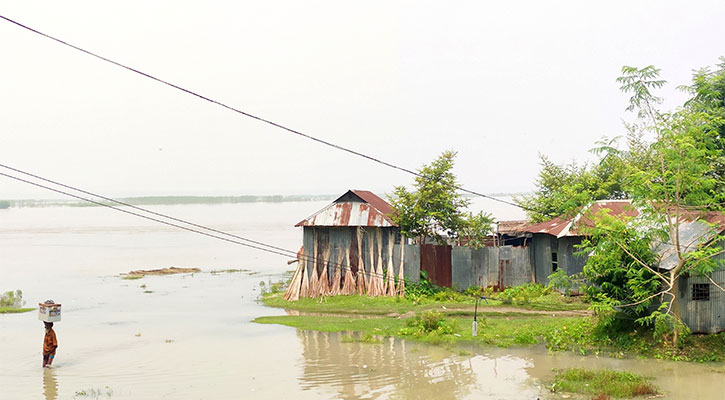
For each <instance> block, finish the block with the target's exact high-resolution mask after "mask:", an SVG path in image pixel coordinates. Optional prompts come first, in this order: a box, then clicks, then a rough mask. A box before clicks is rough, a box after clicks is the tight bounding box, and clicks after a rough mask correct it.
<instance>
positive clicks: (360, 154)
mask: <svg viewBox="0 0 725 400" xmlns="http://www.w3.org/2000/svg"><path fill="white" fill-rule="evenodd" d="M0 18H1V19H4V20H5V21H7V22H10V23H12V24H14V25H16V26H19V27H21V28H23V29H26V30H28V31H30V32H33V33H35V34H37V35H40V36H43V37H45V38H47V39H50V40H53V41H55V42H57V43H60V44H62V45H64V46H67V47H70V48H72V49H74V50H77V51H80V52H82V53H85V54H87V55H89V56H92V57H95V58H97V59H99V60H102V61H105V62H107V63H110V64H113V65H115V66H117V67H120V68H123V69H126V70H128V71H131V72H133V73H136V74H138V75H141V76H143V77H146V78H148V79H151V80H154V81H156V82H158V83H161V84H163V85H166V86H169V87H172V88H174V89H177V90H180V91H182V92H184V93H186V94H189V95H192V96H195V97H197V98H199V99H202V100H204V101H207V102H210V103H212V104H215V105H217V106H220V107H223V108H226V109H227V110H230V111H233V112H235V113H237V114H241V115H243V116H245V117H248V118H252V119H255V120H257V121H259V122H262V123H265V124H269V125H272V126H274V127H277V128H279V129H282V130H285V131H287V132H290V133H293V134H295V135H298V136H301V137H304V138H306V139H309V140H312V141H314V142H317V143H320V144H322V145H325V146H329V147H332V148H334V149H337V150H340V151H344V152H347V153H349V154H352V155H355V156H358V157H362V158H364V159H367V160H369V161H373V162H375V163H378V164H381V165H384V166H387V167H389V168H393V169H397V170H399V171H403V172H405V173H408V174H411V175H414V176H416V177H422V176H423V175H422V174H420V173H419V172H416V171H413V170H411V169H408V168H405V167H401V166H398V165H395V164H393V163H390V162H387V161H384V160H381V159H378V158H376V157H373V156H369V155H367V154H364V153H361V152H359V151H356V150H353V149H350V148H347V147H344V146H341V145H338V144H335V143H332V142H330V141H327V140H324V139H320V138H317V137H315V136H312V135H309V134H306V133H303V132H300V131H298V130H295V129H292V128H289V127H287V126H285V125H282V124H280V123H277V122H274V121H271V120H269V119H265V118H262V117H259V116H257V115H254V114H251V113H249V112H246V111H243V110H240V109H238V108H235V107H233V106H230V105H228V104H225V103H223V102H221V101H218V100H215V99H212V98H210V97H207V96H204V95H202V94H199V93H197V92H195V91H193V90H190V89H186V88H184V87H182V86H179V85H177V84H174V83H171V82H169V81H167V80H164V79H161V78H158V77H156V76H154V75H151V74H149V73H146V72H143V71H141V70H139V69H136V68H133V67H130V66H127V65H125V64H122V63H120V62H118V61H114V60H111V59H110V58H106V57H104V56H101V55H98V54H96V53H94V52H92V51H90V50H86V49H84V48H81V47H79V46H76V45H74V44H71V43H69V42H66V41H64V40H61V39H58V38H56V37H54V36H51V35H49V34H46V33H43V32H40V31H38V30H37V29H34V28H31V27H29V26H27V25H24V24H22V23H20V22H17V21H15V20H13V19H10V18H8V17H5V16H3V15H0ZM455 188H456V189H457V190H460V191H462V192H465V193H468V194H472V195H475V196H480V197H483V198H487V199H489V200H493V201H497V202H499V203H503V204H507V205H510V206H514V207H517V208H520V209H522V210H525V211H531V212H536V213H539V212H538V211H536V210H533V209H529V208H528V207H524V206H521V205H519V204H516V203H514V202H510V201H506V200H503V199H499V198H496V197H493V196H489V195H487V194H484V193H479V192H476V191H473V190H469V189H466V188H464V187H462V186H459V185H456V186H455ZM547 216H548V215H547Z"/></svg>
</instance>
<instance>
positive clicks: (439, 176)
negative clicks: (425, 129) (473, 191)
mask: <svg viewBox="0 0 725 400" xmlns="http://www.w3.org/2000/svg"><path fill="white" fill-rule="evenodd" d="M455 157H456V152H453V151H444V152H443V153H442V154H441V155H440V156H439V157H438V158H437V159H436V160H434V161H433V162H431V163H430V164H428V165H424V166H423V167H422V168H421V169H420V170H418V174H419V175H418V176H417V177H416V178H415V183H414V184H413V186H414V188H415V189H414V190H413V191H409V190H408V189H407V188H406V187H405V186H396V187H395V190H394V192H393V195H392V196H389V200H390V202H391V205H392V206H393V209H394V210H395V212H394V213H393V215H392V216H391V217H392V219H393V221H394V222H395V223H396V224H397V225H398V226H399V227H400V230H401V232H402V233H403V234H404V235H405V236H407V237H410V238H415V239H416V240H417V241H418V243H425V240H426V239H427V238H431V239H433V240H435V241H436V242H438V243H439V244H444V243H446V242H447V238H454V239H456V238H460V237H461V236H465V237H466V238H467V239H468V240H469V241H471V242H474V243H476V244H482V243H483V240H484V238H485V236H486V234H488V233H489V232H490V230H491V223H493V218H491V216H490V215H488V214H483V213H480V214H477V215H473V214H470V213H466V212H465V211H464V210H465V209H466V208H467V207H468V205H469V204H470V200H468V199H466V198H464V197H463V196H462V195H461V194H460V193H458V190H457V187H458V183H457V181H456V176H455V175H454V174H453V172H452V171H451V170H452V169H453V165H454V159H455Z"/></svg>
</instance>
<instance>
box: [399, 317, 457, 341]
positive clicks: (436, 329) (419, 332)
mask: <svg viewBox="0 0 725 400" xmlns="http://www.w3.org/2000/svg"><path fill="white" fill-rule="evenodd" d="M405 325H406V326H405V327H404V328H402V329H400V331H398V334H399V335H401V336H413V337H416V338H420V337H423V336H428V337H435V336H438V338H439V339H440V338H441V336H444V335H451V334H453V332H454V328H453V326H452V325H450V324H449V323H448V322H447V321H446V320H445V319H444V318H443V314H441V313H439V312H435V311H426V312H424V313H422V314H418V315H416V316H415V317H413V318H410V319H408V320H407V321H406V323H405Z"/></svg>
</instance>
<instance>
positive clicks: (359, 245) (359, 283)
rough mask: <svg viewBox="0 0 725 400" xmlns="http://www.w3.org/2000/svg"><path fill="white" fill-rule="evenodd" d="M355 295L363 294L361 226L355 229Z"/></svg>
mask: <svg viewBox="0 0 725 400" xmlns="http://www.w3.org/2000/svg"><path fill="white" fill-rule="evenodd" d="M356 233H357V257H358V258H357V278H356V281H357V294H361V295H362V294H365V288H366V282H365V281H366V279H365V264H363V256H362V241H363V228H362V226H358V227H357V232H356Z"/></svg>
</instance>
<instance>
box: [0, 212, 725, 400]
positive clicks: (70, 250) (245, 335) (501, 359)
mask: <svg viewBox="0 0 725 400" xmlns="http://www.w3.org/2000/svg"><path fill="white" fill-rule="evenodd" d="M326 204H327V202H324V201H323V202H288V203H240V204H221V205H165V206H154V207H149V208H153V209H154V210H155V211H158V212H162V213H165V214H169V215H173V216H175V217H178V218H184V219H188V220H191V221H194V222H197V223H199V224H203V225H207V226H212V227H214V228H216V229H219V230H223V231H226V232H230V233H235V234H237V235H241V236H245V237H248V238H252V239H255V240H259V241H262V242H267V243H272V244H275V245H277V246H280V247H283V248H287V249H291V250H296V249H298V248H299V246H300V241H301V233H300V231H299V230H298V229H296V228H294V227H293V225H294V224H295V223H296V222H298V221H299V220H302V219H303V218H305V217H307V216H308V215H310V214H312V213H313V212H315V211H317V210H318V209H320V208H322V207H323V206H325V205H326ZM477 204H478V205H481V203H480V202H478V203H477ZM495 214H497V215H498V216H499V218H507V219H508V218H511V219H514V218H521V217H522V216H521V215H520V214H517V211H516V210H506V209H503V210H498V211H497V212H495ZM286 261H287V259H286V258H284V257H280V256H278V255H274V254H269V253H263V252H259V251H257V250H254V249H250V248H247V247H243V246H239V245H234V244H230V243H227V242H223V241H219V240H214V239H211V238H208V237H204V236H201V235H196V234H193V233H189V232H185V231H181V230H178V229H176V228H172V227H168V226H164V225H159V224H157V223H154V222H151V221H145V220H141V219H138V218H135V217H132V216H128V215H125V214H121V213H118V212H115V211H113V210H109V209H105V208H99V207H39V208H10V209H6V210H0V271H1V272H2V273H1V274H0V291H6V290H15V289H21V290H23V293H24V298H25V300H26V301H27V302H28V305H29V306H35V305H37V303H38V302H39V301H42V300H45V299H48V298H52V299H53V300H55V301H56V302H59V303H62V304H63V320H62V321H61V322H59V323H56V324H55V330H56V333H57V336H58V340H59V344H60V346H59V348H58V354H57V358H56V362H55V364H54V368H52V369H49V370H43V369H41V367H40V365H41V351H40V350H41V343H42V338H43V325H42V323H41V322H39V321H38V320H37V314H36V312H29V313H25V314H13V315H0V399H30V400H32V399H45V400H49V399H73V398H76V399H87V398H91V399H94V398H99V399H106V398H109V399H158V398H173V399H233V398H254V399H280V398H296V399H338V398H343V399H416V398H420V399H426V398H438V399H473V398H475V399H536V398H537V397H541V398H561V395H560V394H551V393H549V392H548V390H547V389H546V387H544V384H545V383H546V382H547V381H548V380H549V379H551V377H552V375H553V373H552V368H561V367H568V366H572V365H579V366H587V367H593V368H600V367H609V368H616V369H629V370H633V371H636V372H641V373H645V374H647V375H651V376H654V377H655V383H656V384H657V385H659V386H660V387H661V388H663V389H664V390H665V391H666V392H667V393H668V395H667V397H666V398H697V399H718V400H722V399H723V398H725V397H724V396H723V386H722V381H723V377H724V376H725V375H723V374H722V372H720V373H718V372H716V371H714V368H713V367H712V366H708V365H696V364H687V363H672V362H663V361H655V360H618V359H611V358H597V357H580V356H576V355H573V354H571V353H559V354H554V355H550V354H547V352H546V351H545V350H544V349H541V348H526V349H486V348H479V347H471V348H466V350H467V351H468V352H470V353H471V354H470V355H466V356H462V355H458V354H452V353H451V352H450V351H449V350H446V349H443V348H440V347H435V346H427V345H421V344H415V343H411V342H405V341H403V340H399V339H392V338H389V339H386V340H385V341H384V343H383V344H360V343H343V342H341V340H340V337H341V336H340V334H334V333H321V332H307V331H298V330H296V329H294V328H289V327H283V326H275V325H258V324H254V323H251V320H252V319H253V318H255V317H257V316H262V315H277V314H282V313H283V312H284V311H282V310H277V309H270V308H267V307H264V306H262V305H260V304H259V303H258V302H257V301H256V299H257V297H258V295H259V293H260V290H261V289H262V285H264V286H266V285H268V284H269V283H270V282H273V281H277V280H280V279H282V278H283V277H284V272H285V271H286V270H287V269H288V268H289V267H288V266H287V263H286ZM171 266H175V267H198V268H200V269H201V270H202V272H201V273H195V274H182V275H174V276H158V277H157V276H149V277H145V278H143V279H140V280H123V279H121V278H120V277H119V274H120V273H124V272H128V271H131V270H135V269H149V268H161V267H171ZM224 269H240V270H243V271H242V272H235V273H225V272H222V273H214V274H212V273H210V271H212V270H224ZM720 368H722V366H720Z"/></svg>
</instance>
